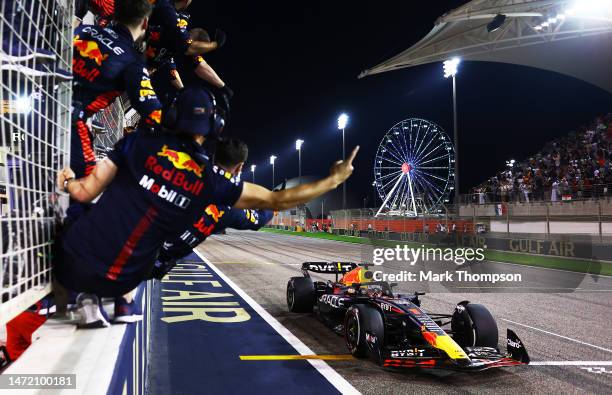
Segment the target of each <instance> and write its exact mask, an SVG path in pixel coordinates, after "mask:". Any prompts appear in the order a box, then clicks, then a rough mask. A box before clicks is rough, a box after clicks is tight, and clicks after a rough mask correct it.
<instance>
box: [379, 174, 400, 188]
mask: <svg viewBox="0 0 612 395" xmlns="http://www.w3.org/2000/svg"><path fill="white" fill-rule="evenodd" d="M402 174H404V173H401V174H399V175H398V178H399V177H401V176H402ZM381 180H382V178H381ZM396 181H397V178H393V179H391V180H389V181H387V182H385V183H384V184H381V187H382V190H383V191H386V190H387V188H386V187H387V186H388V185H389V184H392V183H394V182H396Z"/></svg>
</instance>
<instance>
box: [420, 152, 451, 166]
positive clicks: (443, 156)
mask: <svg viewBox="0 0 612 395" xmlns="http://www.w3.org/2000/svg"><path fill="white" fill-rule="evenodd" d="M448 156H450V153H449V152H447V153H446V154H444V155H440V156H437V157H435V158H433V159H429V160H427V161H425V162H422V163H419V165H425V164H427V163H431V162H433V161H436V160H438V159H442V158H446V157H448Z"/></svg>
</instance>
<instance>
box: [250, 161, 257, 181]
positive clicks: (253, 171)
mask: <svg viewBox="0 0 612 395" xmlns="http://www.w3.org/2000/svg"><path fill="white" fill-rule="evenodd" d="M256 167H257V165H251V173H253V184H255V168H256Z"/></svg>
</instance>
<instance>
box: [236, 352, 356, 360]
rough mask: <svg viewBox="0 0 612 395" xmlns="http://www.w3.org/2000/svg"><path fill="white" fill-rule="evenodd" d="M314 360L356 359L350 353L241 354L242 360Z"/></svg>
mask: <svg viewBox="0 0 612 395" xmlns="http://www.w3.org/2000/svg"><path fill="white" fill-rule="evenodd" d="M304 359H307V360H313V359H320V360H324V361H351V360H354V359H355V357H353V356H352V355H350V354H344V355H342V354H340V355H316V354H312V355H241V356H240V360H241V361H293V360H304Z"/></svg>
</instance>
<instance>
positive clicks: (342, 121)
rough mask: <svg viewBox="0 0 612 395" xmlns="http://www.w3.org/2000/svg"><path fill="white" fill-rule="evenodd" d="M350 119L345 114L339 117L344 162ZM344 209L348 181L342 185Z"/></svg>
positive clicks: (344, 207) (343, 206)
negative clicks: (346, 132) (345, 137)
mask: <svg viewBox="0 0 612 395" xmlns="http://www.w3.org/2000/svg"><path fill="white" fill-rule="evenodd" d="M348 120H349V117H348V115H346V114H345V113H342V114H340V116H339V117H338V130H342V160H345V159H346V145H345V139H344V129H346V125H347V124H348ZM342 209H346V181H344V182H343V183H342Z"/></svg>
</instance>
